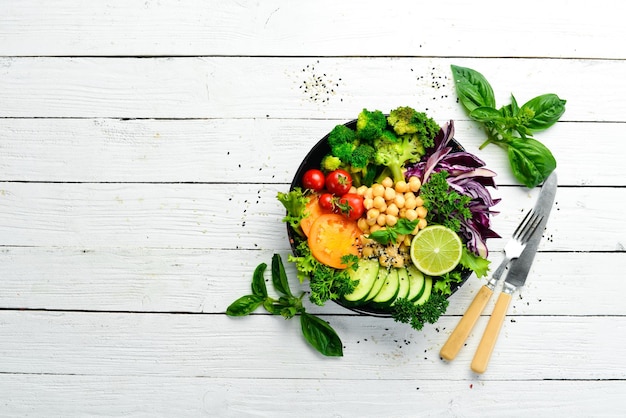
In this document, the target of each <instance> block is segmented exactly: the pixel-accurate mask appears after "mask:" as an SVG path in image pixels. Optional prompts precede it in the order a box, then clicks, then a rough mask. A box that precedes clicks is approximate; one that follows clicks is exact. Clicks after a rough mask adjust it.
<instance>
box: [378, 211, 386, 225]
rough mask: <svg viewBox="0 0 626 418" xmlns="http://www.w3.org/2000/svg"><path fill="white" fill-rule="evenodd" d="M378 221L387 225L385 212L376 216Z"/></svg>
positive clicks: (379, 223)
mask: <svg viewBox="0 0 626 418" xmlns="http://www.w3.org/2000/svg"><path fill="white" fill-rule="evenodd" d="M376 223H377V224H378V225H380V226H385V225H387V215H385V214H384V213H381V214H380V215H378V217H377V218H376Z"/></svg>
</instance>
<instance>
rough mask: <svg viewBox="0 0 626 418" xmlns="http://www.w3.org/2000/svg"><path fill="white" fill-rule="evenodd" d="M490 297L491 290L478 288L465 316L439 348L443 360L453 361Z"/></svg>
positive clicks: (485, 287)
mask: <svg viewBox="0 0 626 418" xmlns="http://www.w3.org/2000/svg"><path fill="white" fill-rule="evenodd" d="M491 295H493V290H491V289H490V288H488V287H487V286H483V287H481V288H480V290H479V291H478V294H476V296H475V297H474V300H473V301H472V303H471V304H470V306H469V307H468V308H467V311H465V315H463V318H461V320H460V321H459V323H458V324H457V326H456V328H455V329H454V331H452V334H450V336H449V337H448V341H446V343H445V344H444V345H443V347H441V351H440V352H439V354H440V355H441V357H442V358H443V359H445V360H448V361H450V360H454V358H455V357H456V355H457V354H458V353H459V350H461V347H463V344H464V343H465V340H467V337H468V336H469V334H470V332H471V331H472V328H474V325H476V321H477V320H478V317H479V316H480V314H481V313H482V312H483V310H484V309H485V306H486V305H487V302H489V299H490V298H491Z"/></svg>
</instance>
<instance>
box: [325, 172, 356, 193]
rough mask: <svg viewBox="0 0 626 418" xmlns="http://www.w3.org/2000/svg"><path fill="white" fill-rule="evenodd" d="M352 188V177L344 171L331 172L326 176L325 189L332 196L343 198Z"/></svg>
mask: <svg viewBox="0 0 626 418" xmlns="http://www.w3.org/2000/svg"><path fill="white" fill-rule="evenodd" d="M350 187H352V176H351V175H350V173H348V172H347V171H345V170H342V169H338V170H335V171H331V172H330V173H328V175H327V176H326V189H327V190H328V191H329V192H331V193H332V194H334V195H337V196H343V195H344V194H346V193H348V192H349V191H350Z"/></svg>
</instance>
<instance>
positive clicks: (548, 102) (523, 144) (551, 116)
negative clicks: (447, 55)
mask: <svg viewBox="0 0 626 418" xmlns="http://www.w3.org/2000/svg"><path fill="white" fill-rule="evenodd" d="M451 68H452V74H453V76H454V82H455V87H456V92H457V96H458V98H459V102H460V103H461V104H462V105H463V107H464V108H465V109H466V110H467V111H468V113H469V117H470V118H471V119H473V120H475V121H477V122H480V123H482V124H483V126H484V127H485V130H486V132H487V140H486V141H485V142H484V143H483V144H482V145H481V146H480V149H483V148H484V147H485V146H487V145H488V144H490V143H493V144H496V145H498V146H500V147H502V148H503V149H505V150H506V151H507V155H508V158H509V164H510V166H511V171H512V172H513V175H514V176H515V178H516V179H517V180H518V181H519V182H521V183H522V184H524V185H525V186H526V187H529V188H533V187H535V186H537V185H539V184H541V183H542V182H543V181H544V180H545V179H546V178H548V176H549V175H550V173H552V171H554V169H555V168H556V160H555V158H554V156H553V155H552V153H551V152H550V150H549V149H548V148H547V147H546V146H545V145H544V144H542V143H541V142H539V141H537V140H536V139H533V138H531V137H532V136H533V134H534V133H535V132H538V131H542V130H545V129H547V128H549V127H550V126H552V125H554V124H555V123H556V122H557V121H558V120H559V118H560V117H561V116H562V115H563V113H564V112H565V103H566V101H565V100H562V99H560V98H559V97H558V96H557V95H556V94H551V93H550V94H543V95H541V96H537V97H535V98H533V99H531V100H529V101H528V102H526V103H525V104H523V105H522V106H519V105H518V103H517V100H515V96H513V95H511V103H510V104H508V105H506V106H502V107H500V108H499V109H497V108H496V99H495V96H494V94H493V89H492V87H491V85H490V84H489V82H488V81H487V79H486V78H485V77H484V76H483V75H482V74H481V73H479V72H478V71H476V70H472V69H471V68H465V67H459V66H456V65H452V66H451Z"/></svg>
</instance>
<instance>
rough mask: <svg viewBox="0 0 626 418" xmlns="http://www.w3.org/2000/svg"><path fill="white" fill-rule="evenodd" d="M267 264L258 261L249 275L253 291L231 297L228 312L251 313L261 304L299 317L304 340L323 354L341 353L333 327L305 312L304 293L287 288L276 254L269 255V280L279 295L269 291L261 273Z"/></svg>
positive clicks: (289, 316) (244, 314)
mask: <svg viewBox="0 0 626 418" xmlns="http://www.w3.org/2000/svg"><path fill="white" fill-rule="evenodd" d="M266 269H267V264H265V263H261V264H259V265H258V266H257V268H256V269H255V270H254V274H253V275H252V294H249V295H244V296H242V297H240V298H239V299H237V300H236V301H234V302H233V303H231V304H230V306H228V308H227V309H226V315H228V316H246V315H250V314H251V313H252V312H254V311H255V310H256V309H257V308H259V307H260V306H263V308H264V309H265V310H266V311H267V312H269V313H271V314H273V315H281V316H282V317H284V318H285V319H290V318H293V317H294V316H296V315H298V316H299V317H300V326H301V328H302V334H303V335H304V338H305V340H306V341H307V342H308V343H309V344H310V345H311V346H312V347H313V348H315V349H316V350H317V351H319V352H320V353H322V354H323V355H325V356H331V357H341V356H343V344H342V342H341V339H340V338H339V336H338V335H337V333H336V332H335V330H334V329H333V328H332V327H331V326H330V325H328V323H327V322H326V321H324V320H322V319H320V318H319V317H317V316H315V315H312V314H310V313H308V312H306V309H305V308H304V306H303V305H302V298H303V297H304V295H305V293H304V292H303V293H302V294H301V295H300V296H298V297H296V296H294V295H293V294H292V292H291V289H290V288H289V281H288V279H287V274H286V273H285V267H284V265H283V262H282V259H281V257H280V255H279V254H274V256H273V257H272V284H273V286H274V289H275V290H276V292H277V293H278V294H279V298H278V299H276V298H272V297H270V296H269V295H268V292H267V287H266V285H265V279H264V277H263V275H264V273H265V270H266Z"/></svg>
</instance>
